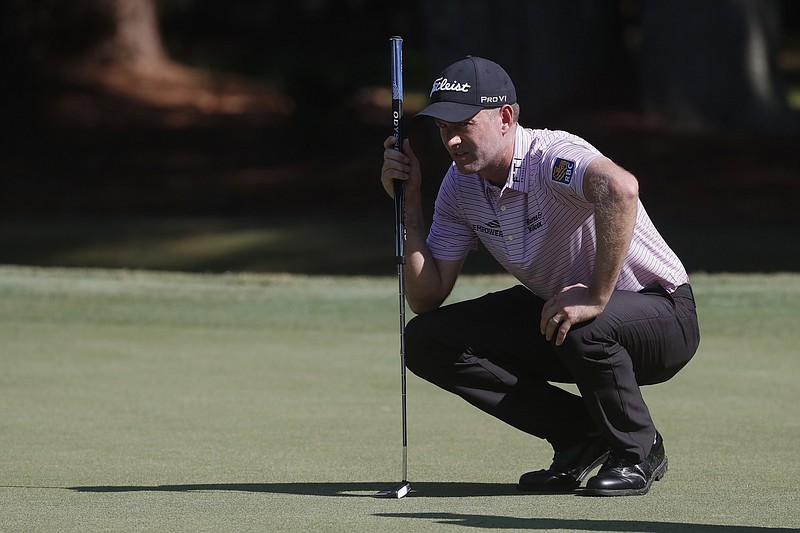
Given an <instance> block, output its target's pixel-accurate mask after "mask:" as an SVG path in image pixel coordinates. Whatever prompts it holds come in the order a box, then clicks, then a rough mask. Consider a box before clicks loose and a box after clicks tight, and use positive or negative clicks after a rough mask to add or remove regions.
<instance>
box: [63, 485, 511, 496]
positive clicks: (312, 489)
mask: <svg viewBox="0 0 800 533" xmlns="http://www.w3.org/2000/svg"><path fill="white" fill-rule="evenodd" d="M392 485H393V484H392V483H374V482H365V483H357V482H356V483H353V482H350V483H333V482H331V483H203V484H196V485H192V484H189V485H152V486H149V485H108V486H104V485H100V486H87V487H68V488H69V489H70V490H74V491H77V492H148V491H164V492H191V491H242V492H273V493H279V494H296V495H300V496H349V497H370V496H374V495H375V493H376V492H378V491H380V490H385V489H388V488H391V486H392ZM521 494H523V493H521V492H519V491H517V489H516V486H515V485H512V484H508V483H463V482H449V483H425V482H422V483H413V484H412V491H411V496H413V497H415V498H418V497H423V498H464V497H471V496H474V497H478V496H514V495H521Z"/></svg>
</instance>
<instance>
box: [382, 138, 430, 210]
mask: <svg viewBox="0 0 800 533" xmlns="http://www.w3.org/2000/svg"><path fill="white" fill-rule="evenodd" d="M395 140H396V139H395V137H389V138H388V139H386V141H384V143H383V148H384V152H383V167H381V183H382V184H383V188H384V189H385V190H386V193H387V194H388V195H389V196H391V197H392V198H394V181H395V180H402V181H405V182H406V197H408V196H409V195H410V194H416V193H418V192H419V189H420V186H421V185H420V184H421V183H422V176H421V173H420V165H419V160H418V159H417V156H416V155H414V150H412V149H411V143H409V141H408V139H406V140H405V141H404V142H403V152H398V151H397V150H395V149H394V143H395ZM409 189H411V190H409Z"/></svg>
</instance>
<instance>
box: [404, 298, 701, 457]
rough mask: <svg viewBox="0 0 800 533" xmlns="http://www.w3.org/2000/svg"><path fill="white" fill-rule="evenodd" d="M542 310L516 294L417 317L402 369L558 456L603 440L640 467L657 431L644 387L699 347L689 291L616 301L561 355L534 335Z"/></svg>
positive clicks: (576, 330) (572, 336)
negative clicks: (571, 388) (569, 386)
mask: <svg viewBox="0 0 800 533" xmlns="http://www.w3.org/2000/svg"><path fill="white" fill-rule="evenodd" d="M543 305H544V301H543V300H542V299H541V298H539V297H537V296H535V295H534V294H533V293H531V292H530V291H529V290H528V289H526V288H525V287H523V286H517V287H512V288H510V289H507V290H504V291H500V292H496V293H490V294H487V295H485V296H483V297H481V298H477V299H474V300H468V301H464V302H460V303H455V304H452V305H447V306H444V307H441V308H439V309H437V310H435V311H431V312H428V313H423V314H420V315H418V316H416V317H415V318H414V319H412V320H411V321H410V322H409V323H408V325H407V327H406V341H405V342H406V365H407V366H408V368H409V370H411V371H412V372H414V373H415V374H416V375H418V376H419V377H421V378H423V379H425V380H427V381H430V382H431V383H433V384H435V385H437V386H439V387H441V388H443V389H445V390H447V391H450V392H452V393H454V394H457V395H459V396H461V397H462V398H464V399H465V400H466V401H468V402H470V403H471V404H473V405H475V406H476V407H478V408H480V409H482V410H483V411H485V412H487V413H489V414H491V415H492V416H495V417H497V418H498V419H500V420H502V421H504V422H506V423H508V424H510V425H512V426H514V427H516V428H518V429H520V430H522V431H524V432H526V433H529V434H531V435H535V436H537V437H540V438H543V439H546V440H547V441H548V442H550V443H551V444H552V446H553V448H554V449H555V450H562V449H566V448H569V447H570V446H573V445H575V444H577V443H578V442H580V441H582V440H584V439H586V438H588V437H591V436H594V435H598V434H600V433H602V434H604V435H605V437H606V438H607V439H608V441H609V444H610V445H611V447H612V449H614V450H615V452H617V453H618V454H619V455H620V456H622V457H623V458H626V459H628V460H630V461H634V462H637V463H639V462H641V461H643V460H644V458H645V457H646V456H647V454H648V453H649V452H650V449H651V448H652V445H653V440H654V437H655V432H656V429H655V425H654V423H653V420H652V419H651V417H650V412H649V410H648V408H647V405H646V404H645V402H644V399H643V398H642V394H641V390H640V386H641V385H650V384H655V383H661V382H664V381H666V380H668V379H670V378H671V377H672V376H674V375H675V374H676V373H677V372H678V371H679V370H680V369H681V368H683V366H684V365H686V363H688V362H689V360H690V359H691V358H692V356H693V355H694V353H695V351H696V350H697V347H698V345H699V343H700V332H699V328H698V323H697V313H696V308H695V302H694V296H693V295H692V290H691V287H690V286H689V285H688V284H687V285H683V286H681V287H679V288H678V289H677V290H676V291H675V292H674V293H673V294H669V293H667V291H666V290H664V289H663V288H662V287H660V286H654V287H648V288H646V289H644V290H642V291H640V292H628V291H616V292H614V294H613V295H612V297H611V299H610V300H609V302H608V304H607V305H606V308H605V310H604V311H603V313H602V314H601V315H599V316H598V317H597V318H595V319H593V320H591V321H588V322H585V323H582V324H577V325H574V326H573V327H572V329H571V330H570V332H569V333H568V334H567V338H566V339H565V341H564V343H563V344H562V345H561V346H555V344H554V343H553V342H548V341H547V340H546V339H545V338H544V335H542V334H541V333H540V332H539V320H540V316H541V311H542V307H543ZM552 383H575V384H576V385H577V387H578V390H579V391H580V396H577V395H575V394H572V393H570V392H567V391H565V390H564V389H563V388H561V387H558V386H555V385H553V384H552Z"/></svg>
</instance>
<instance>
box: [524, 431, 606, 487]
mask: <svg viewBox="0 0 800 533" xmlns="http://www.w3.org/2000/svg"><path fill="white" fill-rule="evenodd" d="M608 453H609V449H608V446H607V445H606V444H605V440H604V439H602V438H593V439H591V440H587V441H584V442H582V443H580V444H578V445H576V446H573V447H572V448H568V449H566V450H563V451H560V452H558V451H557V452H555V454H554V455H553V463H552V464H551V465H550V468H547V469H545V470H536V471H534V472H526V473H525V474H522V476H520V478H519V484H518V485H517V489H519V490H521V491H526V492H569V491H571V490H575V489H576V488H578V487H579V486H580V484H581V481H583V479H584V478H585V477H586V476H587V475H588V474H589V472H591V471H592V470H593V469H594V468H595V467H596V466H598V465H600V464H602V463H603V461H605V460H606V457H608Z"/></svg>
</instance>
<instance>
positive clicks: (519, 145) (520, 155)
mask: <svg viewBox="0 0 800 533" xmlns="http://www.w3.org/2000/svg"><path fill="white" fill-rule="evenodd" d="M532 140H533V135H532V132H531V131H530V130H526V129H525V128H523V127H522V126H520V125H519V124H517V131H516V138H515V139H514V158H513V160H512V161H511V168H510V169H509V171H508V178H507V179H506V184H505V185H504V186H503V188H502V190H501V191H500V195H501V196H502V194H503V192H505V190H506V189H513V190H515V191H519V192H528V168H529V167H530V165H529V158H528V153H529V152H530V147H531V142H532ZM484 181H485V183H486V188H487V189H488V188H491V187H495V186H494V185H492V184H491V183H489V181H488V180H484Z"/></svg>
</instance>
